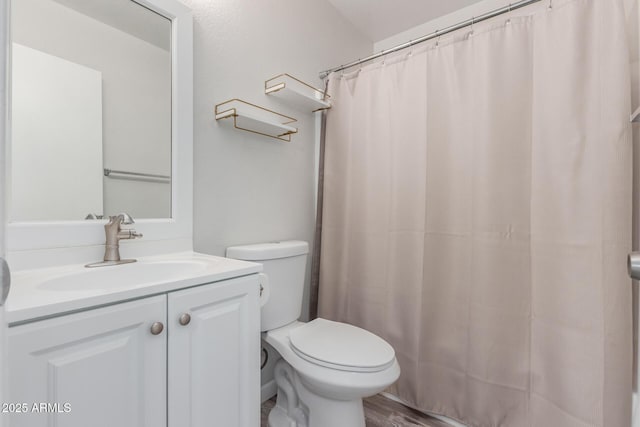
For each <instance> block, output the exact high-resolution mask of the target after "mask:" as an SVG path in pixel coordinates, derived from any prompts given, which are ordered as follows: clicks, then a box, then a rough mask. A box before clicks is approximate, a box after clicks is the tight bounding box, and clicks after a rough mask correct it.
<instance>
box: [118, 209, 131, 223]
mask: <svg viewBox="0 0 640 427" xmlns="http://www.w3.org/2000/svg"><path fill="white" fill-rule="evenodd" d="M118 216H119V217H122V222H121V224H124V225H129V224H135V221H134V220H133V218H132V217H131V215H129V214H128V213H126V212H122V213H120V214H118Z"/></svg>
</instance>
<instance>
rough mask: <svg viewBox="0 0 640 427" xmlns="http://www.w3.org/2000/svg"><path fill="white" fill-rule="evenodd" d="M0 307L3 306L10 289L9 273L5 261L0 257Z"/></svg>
mask: <svg viewBox="0 0 640 427" xmlns="http://www.w3.org/2000/svg"><path fill="white" fill-rule="evenodd" d="M0 288H1V289H0V307H1V306H3V305H4V303H5V301H7V297H8V296H9V289H11V272H10V271H9V265H8V264H7V261H6V260H5V259H4V258H2V257H0Z"/></svg>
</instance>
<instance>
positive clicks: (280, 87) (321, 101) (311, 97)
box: [264, 73, 331, 112]
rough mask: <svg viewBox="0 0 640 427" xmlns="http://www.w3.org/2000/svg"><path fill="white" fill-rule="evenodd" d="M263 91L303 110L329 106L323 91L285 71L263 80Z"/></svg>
mask: <svg viewBox="0 0 640 427" xmlns="http://www.w3.org/2000/svg"><path fill="white" fill-rule="evenodd" d="M264 93H266V94H267V95H274V96H277V97H279V98H282V99H283V100H285V101H287V102H289V103H291V104H292V105H296V106H297V107H299V108H301V109H303V110H305V111H311V112H315V111H320V110H326V109H328V108H331V102H330V101H329V96H328V95H326V96H325V93H324V91H322V90H320V89H316V88H315V87H313V86H311V85H309V84H307V83H305V82H303V81H302V80H299V79H296V78H295V77H293V76H290V75H289V74H286V73H285V74H280V75H278V76H275V77H273V78H271V79H269V80H267V81H265V82H264Z"/></svg>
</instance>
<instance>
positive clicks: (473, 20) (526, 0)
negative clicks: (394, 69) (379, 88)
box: [320, 0, 552, 79]
mask: <svg viewBox="0 0 640 427" xmlns="http://www.w3.org/2000/svg"><path fill="white" fill-rule="evenodd" d="M539 1H541V0H520V1H518V2H515V3H512V4H509V5H507V6H504V7H501V8H498V9H494V10H492V11H490V12H487V13H485V14H483V15H479V16H475V17H473V18H470V19H467V20H466V21H462V22H459V23H457V24H455V25H451V26H449V27H446V28H444V29H442V30H436V31H435V32H433V33H431V34H428V35H426V36H422V37H420V38H418V39H415V40H409V41H408V42H406V43H402V44H399V45H397V46H394V47H392V48H389V49H386V50H382V51H380V52H378V53H374V54H373V55H371V56H367V57H366V58H364V59H358V60H356V61H353V62H350V63H348V64H345V65H340V66H339V67H335V68H329V69H328V70H324V71H321V72H320V78H321V79H324V78H326V77H327V76H328V75H329V74H331V73H333V72H335V71H342V70H346V69H347V68H351V67H353V66H355V65H359V64H363V63H365V62H369V61H372V60H374V59H377V58H380V57H381V56H385V55H388V54H390V53H393V52H397V51H399V50H402V49H405V48H407V47H409V46H413V45H415V44H418V43H422V42H426V41H427V40H432V39H434V38H436V37H439V36H442V35H444V34H448V33H451V32H454V31H457V30H459V29H462V28H464V27H468V26H469V25H473V24H477V23H478V22H482V21H486V20H487V19H491V18H495V17H496V16H500V15H502V14H505V13H509V12H512V11H514V10H516V9H520V8H521V7H525V6H529V5H530V4H533V3H537V2H539ZM551 1H552V0H549V7H551V4H552V3H551Z"/></svg>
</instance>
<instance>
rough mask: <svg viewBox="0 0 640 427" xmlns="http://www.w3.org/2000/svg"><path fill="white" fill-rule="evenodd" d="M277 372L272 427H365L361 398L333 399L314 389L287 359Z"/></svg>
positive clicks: (277, 365) (281, 363)
mask: <svg viewBox="0 0 640 427" xmlns="http://www.w3.org/2000/svg"><path fill="white" fill-rule="evenodd" d="M274 375H275V380H276V384H277V385H278V397H277V399H276V405H275V406H274V408H273V409H272V410H271V412H270V413H269V427H339V426H345V427H347V426H348V427H365V423H364V410H363V407H362V399H354V400H334V399H331V398H328V397H324V396H320V395H318V394H315V393H312V392H311V391H310V390H309V389H308V388H307V387H306V386H305V385H304V384H303V383H302V382H301V381H300V378H299V376H298V374H297V373H296V371H295V369H293V368H292V367H291V365H289V364H288V363H287V362H286V361H285V360H284V359H282V360H280V361H278V363H277V364H276V367H275V372H274Z"/></svg>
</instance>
